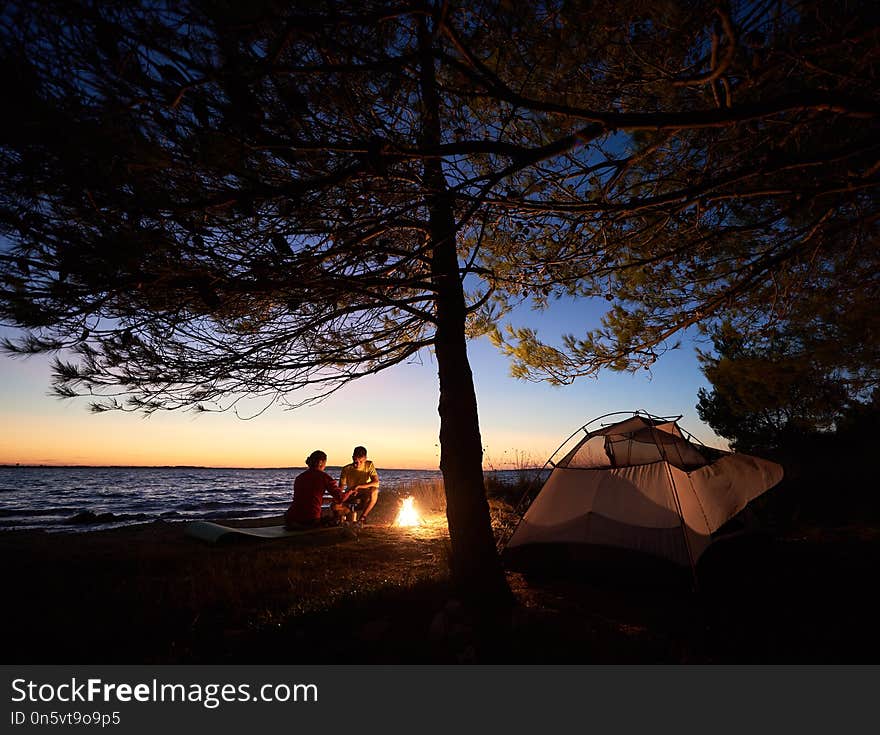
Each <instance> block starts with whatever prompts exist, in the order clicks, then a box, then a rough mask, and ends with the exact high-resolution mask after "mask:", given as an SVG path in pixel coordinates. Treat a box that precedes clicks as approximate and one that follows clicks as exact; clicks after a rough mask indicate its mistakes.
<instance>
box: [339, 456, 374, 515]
mask: <svg viewBox="0 0 880 735" xmlns="http://www.w3.org/2000/svg"><path fill="white" fill-rule="evenodd" d="M351 459H352V463H351V464H347V465H345V467H343V468H342V473H341V474H340V475H339V485H340V487H342V489H343V492H346V493H348V494H350V500H351V501H352V502H353V503H355V505H359V506H360V507H361V511H360V522H361V523H366V520H367V516H368V515H369V514H370V511H371V510H373V506H374V505H376V500H377V499H378V497H379V475H378V474H377V472H376V467H375V465H373V463H372V462H371V461H370V460H368V459H367V450H366V449H365V448H364V447H355V448H354V451H353V452H352V453H351Z"/></svg>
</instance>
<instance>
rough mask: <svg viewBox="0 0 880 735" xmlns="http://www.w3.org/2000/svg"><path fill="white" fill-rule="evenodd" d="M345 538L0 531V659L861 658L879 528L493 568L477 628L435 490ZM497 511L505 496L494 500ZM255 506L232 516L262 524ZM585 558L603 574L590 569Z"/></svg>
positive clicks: (140, 530) (167, 530)
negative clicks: (642, 565)
mask: <svg viewBox="0 0 880 735" xmlns="http://www.w3.org/2000/svg"><path fill="white" fill-rule="evenodd" d="M432 493H435V491H433V490H431V489H430V488H426V489H424V490H423V492H422V493H421V498H422V499H421V501H420V502H421V503H422V507H423V508H426V509H428V514H427V516H426V518H425V523H423V524H422V525H421V526H419V527H417V528H415V529H412V530H407V529H400V528H395V527H392V526H391V525H390V522H391V520H393V517H394V515H395V514H396V510H397V503H396V500H395V498H394V496H393V494H391V493H383V494H382V496H381V500H380V503H379V505H377V507H376V510H375V513H374V516H373V520H374V522H373V524H372V525H369V526H367V528H366V529H365V530H364V531H362V532H361V534H360V536H359V538H357V539H352V538H347V537H345V536H343V534H342V533H341V532H337V531H336V530H335V529H334V530H331V531H328V532H326V533H322V534H318V535H315V536H313V537H310V538H308V539H299V540H296V541H288V540H280V541H271V542H259V541H256V542H254V541H242V542H237V543H232V544H228V545H223V546H217V547H213V546H208V545H205V544H203V543H201V542H199V541H196V540H194V539H190V538H188V537H187V536H185V534H184V528H183V525H182V524H177V523H163V522H157V523H154V524H150V525H144V526H135V527H128V528H123V529H118V530H111V531H103V532H92V533H81V534H55V535H49V534H43V533H37V532H7V533H3V534H0V550H2V559H3V578H4V589H5V592H6V594H5V597H6V602H5V604H4V605H3V606H0V609H2V613H0V615H2V617H0V623H2V625H3V629H4V630H5V631H6V633H7V635H6V636H5V638H6V641H5V643H4V656H5V658H6V660H7V662H8V663H31V664H35V663H78V664H79V663H233V662H234V663H275V664H284V663H392V664H393V663H457V662H468V663H470V662H474V663H553V662H557V663H721V662H736V663H803V662H807V663H818V662H866V663H867V662H872V663H874V662H876V661H877V660H878V653H880V635H878V633H877V619H878V612H880V607H878V603H877V602H876V601H875V599H874V598H875V595H874V586H875V585H876V575H877V570H878V568H880V567H878V562H880V526H877V525H870V524H844V525H838V526H836V527H834V528H825V529H821V530H820V529H819V528H818V527H815V526H812V527H801V528H794V529H789V530H787V531H786V532H784V533H778V534H775V535H772V536H763V537H760V538H758V539H755V538H753V539H741V540H739V541H736V542H729V543H727V544H726V545H720V544H719V545H717V546H716V547H714V548H713V549H710V551H709V552H708V553H707V554H706V556H705V557H704V559H703V560H702V561H701V566H700V584H699V587H698V589H697V591H696V592H695V591H694V590H693V589H692V586H691V584H690V580H689V579H688V577H687V575H684V576H680V575H679V576H676V575H675V574H672V575H670V574H668V572H669V570H668V569H665V568H661V567H658V568H657V569H656V570H655V571H654V573H652V575H651V576H649V577H648V578H645V577H644V576H642V577H641V578H638V579H637V578H635V577H632V576H628V577H625V578H622V577H621V576H619V575H618V574H609V573H607V567H600V568H596V569H592V570H588V571H584V569H583V568H581V569H580V570H579V573H578V574H577V575H574V576H573V575H572V574H570V573H569V570H566V569H564V568H563V567H561V566H557V565H554V566H553V567H551V568H549V569H544V570H543V572H542V573H541V574H536V573H534V572H530V573H526V572H524V571H513V570H511V571H509V573H508V580H509V582H510V585H511V587H512V589H513V590H514V593H515V595H516V597H517V601H518V605H517V607H516V608H515V610H514V611H513V613H512V614H511V615H510V617H509V618H505V619H504V620H497V621H495V624H494V625H493V626H491V627H488V628H487V627H479V626H477V625H475V623H474V619H473V618H472V617H471V616H470V615H469V614H468V611H466V610H465V609H464V608H462V606H461V605H460V604H459V603H458V602H457V601H456V600H455V599H454V598H453V596H452V592H451V589H450V586H449V578H448V571H447V569H448V564H447V560H448V535H447V532H446V526H445V517H444V515H443V513H442V512H441V510H440V508H439V506H441V505H442V496H440V497H437V496H436V494H435V496H434V497H433V499H432ZM491 507H492V512H493V519H494V522H495V523H496V524H499V525H500V523H501V522H502V521H503V517H504V516H505V514H507V513H508V512H509V507H508V506H507V505H506V504H505V503H504V502H502V501H501V500H495V501H492V503H491ZM278 522H280V519H262V520H261V521H255V522H251V523H250V524H242V525H271V524H272V523H278ZM602 569H605V570H606V572H605V573H604V574H603V573H601V572H602Z"/></svg>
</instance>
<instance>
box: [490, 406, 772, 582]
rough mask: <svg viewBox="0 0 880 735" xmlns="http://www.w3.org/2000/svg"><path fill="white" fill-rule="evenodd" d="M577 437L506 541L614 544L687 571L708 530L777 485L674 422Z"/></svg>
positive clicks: (517, 545) (510, 545)
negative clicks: (703, 442) (696, 437)
mask: <svg viewBox="0 0 880 735" xmlns="http://www.w3.org/2000/svg"><path fill="white" fill-rule="evenodd" d="M614 415H619V414H607V415H606V416H602V417H599V419H594V421H591V422H590V423H589V424H585V425H584V426H583V427H581V429H579V430H578V431H577V432H575V433H574V434H572V435H571V436H570V437H569V438H568V440H567V441H566V442H564V443H563V445H562V446H561V447H560V448H559V449H558V450H557V451H556V453H555V454H554V455H553V457H556V456H557V455H559V454H560V453H561V452H562V451H563V450H564V449H565V448H566V447H567V446H568V445H569V444H570V442H571V440H572V439H574V437H575V436H577V435H578V434H579V433H580V431H584V432H585V436H583V437H582V438H580V440H579V441H578V442H577V443H576V444H575V446H574V448H573V449H571V450H570V451H568V452H566V453H565V454H564V455H563V456H562V458H561V459H560V460H559V461H558V462H554V461H553V457H551V458H550V460H549V461H548V465H549V466H552V467H553V470H552V472H551V473H550V476H549V477H548V479H547V481H546V482H545V483H544V486H543V487H542V488H541V490H540V492H539V493H538V494H537V496H535V498H534V500H533V501H532V502H531V504H530V505H529V507H528V510H527V511H526V513H525V515H524V516H523V517H522V518H521V520H520V522H519V524H518V525H517V527H516V529H515V530H514V532H513V535H512V536H511V537H510V539H509V541H508V542H507V544H506V549H507V550H511V551H513V550H518V551H521V547H528V546H529V545H532V544H539V545H543V544H567V545H570V544H574V545H579V544H597V545H601V546H611V547H622V548H625V549H630V550H635V551H640V552H645V553H649V554H653V555H654V556H659V557H662V558H665V559H669V560H671V561H673V562H675V563H677V564H680V565H682V566H685V567H691V568H694V569H695V568H696V564H697V560H698V559H699V558H700V555H701V554H702V553H703V552H704V551H705V550H706V549H707V548H708V547H709V545H710V543H711V542H712V533H714V532H715V531H717V530H718V529H719V528H720V527H721V526H723V525H724V524H725V523H726V522H727V521H728V520H730V519H731V518H732V517H733V516H734V515H736V514H737V513H738V512H739V511H741V510H742V509H743V508H744V507H745V506H746V504H747V503H748V502H749V501H750V500H753V499H754V498H757V497H758V496H759V495H761V494H762V493H764V492H765V491H767V490H769V489H770V488H771V487H773V486H774V485H776V484H777V483H778V482H779V481H780V480H781V479H782V467H781V466H780V465H778V464H776V463H775V462H769V461H767V460H764V459H759V458H758V457H752V456H749V455H746V454H739V453H729V452H723V451H721V450H718V449H712V448H709V447H705V446H703V445H702V444H700V443H698V442H696V441H695V440H694V439H693V437H692V436H691V435H690V434H688V433H687V432H684V431H682V429H680V428H679V426H678V423H677V420H678V419H679V418H681V417H680V416H679V417H676V418H673V419H669V418H659V417H656V416H651V415H650V414H645V413H643V412H641V411H636V412H635V413H630V414H628V415H629V418H627V419H624V420H622V421H618V422H616V423H613V424H611V425H607V426H603V427H602V428H599V429H596V430H593V431H587V427H589V426H590V425H591V424H594V423H596V422H597V421H599V420H600V419H602V418H606V417H607V416H614Z"/></svg>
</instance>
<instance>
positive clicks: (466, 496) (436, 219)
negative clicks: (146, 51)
mask: <svg viewBox="0 0 880 735" xmlns="http://www.w3.org/2000/svg"><path fill="white" fill-rule="evenodd" d="M419 39H420V45H421V51H422V60H421V93H422V104H423V109H424V136H425V142H426V143H428V144H437V143H440V141H441V123H440V100H439V97H438V95H437V88H436V79H435V73H434V59H433V55H432V54H431V39H430V35H429V33H428V30H427V27H426V23H425V21H424V20H420V21H419ZM424 185H425V188H426V190H427V191H428V195H427V202H426V204H427V208H428V212H429V227H430V240H431V247H432V258H431V277H432V281H433V284H434V287H435V289H436V319H437V331H436V336H435V340H434V348H435V354H436V357H437V367H438V372H439V378H440V403H439V406H438V411H439V413H440V470H441V472H442V473H443V483H444V485H445V488H446V518H447V521H448V523H449V538H450V540H451V542H452V560H451V563H452V578H453V582H454V584H455V586H456V588H457V590H458V593H459V594H461V595H462V597H463V598H464V599H465V600H467V601H468V602H470V603H476V604H478V605H479V606H480V607H481V608H483V609H485V608H495V607H498V606H506V605H508V604H509V603H510V602H511V601H512V594H511V591H510V587H509V586H508V585H507V580H506V578H505V576H504V570H503V568H502V566H501V559H500V557H499V556H498V552H497V549H496V546H495V538H494V536H493V533H492V523H491V519H490V516H489V504H488V502H487V501H486V489H485V486H484V484H483V446H482V440H481V438H480V422H479V418H478V416H477V396H476V392H475V390H474V379H473V374H472V373H471V367H470V362H469V361H468V355H467V339H466V336H465V320H466V307H465V296H464V287H463V285H462V281H461V275H460V273H459V265H458V250H457V241H456V222H455V212H454V209H453V201H452V195H451V194H450V192H449V190H448V186H447V183H446V177H445V176H444V174H443V167H442V163H441V161H440V159H432V158H428V159H427V160H426V162H425V169H424Z"/></svg>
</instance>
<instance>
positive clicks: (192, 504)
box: [0, 466, 441, 531]
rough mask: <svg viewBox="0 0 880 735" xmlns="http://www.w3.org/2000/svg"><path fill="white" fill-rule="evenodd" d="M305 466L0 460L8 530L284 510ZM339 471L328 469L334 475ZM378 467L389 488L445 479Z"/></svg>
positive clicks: (1, 521) (0, 517) (0, 510)
mask: <svg viewBox="0 0 880 735" xmlns="http://www.w3.org/2000/svg"><path fill="white" fill-rule="evenodd" d="M304 470H305V468H304V467H295V468H281V469H225V468H224V469H216V468H209V467H26V466H0V530H9V529H44V530H47V531H84V530H95V529H99V528H113V527H116V526H122V525H128V524H134V523H149V522H151V521H155V520H193V519H200V520H215V521H216V520H224V519H232V518H240V519H243V518H260V517H267V516H273V515H280V514H282V513H283V512H284V511H285V510H286V509H287V507H288V505H289V504H290V500H291V497H292V493H293V480H294V478H295V477H296V476H297V475H298V474H300V473H301V472H303V471H304ZM339 470H340V468H338V467H328V468H327V472H328V473H329V474H330V475H331V476H332V477H334V478H338V477H339ZM377 470H378V472H379V477H380V479H381V481H382V488H383V489H385V490H404V491H405V490H406V488H407V486H410V485H412V484H413V483H419V482H425V481H428V482H430V481H439V480H440V478H441V475H440V471H439V470H385V469H382V468H377Z"/></svg>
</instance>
